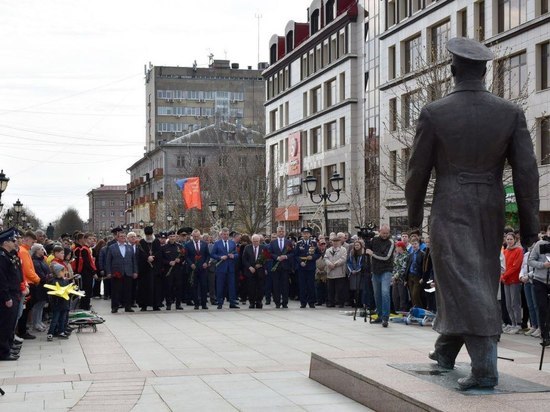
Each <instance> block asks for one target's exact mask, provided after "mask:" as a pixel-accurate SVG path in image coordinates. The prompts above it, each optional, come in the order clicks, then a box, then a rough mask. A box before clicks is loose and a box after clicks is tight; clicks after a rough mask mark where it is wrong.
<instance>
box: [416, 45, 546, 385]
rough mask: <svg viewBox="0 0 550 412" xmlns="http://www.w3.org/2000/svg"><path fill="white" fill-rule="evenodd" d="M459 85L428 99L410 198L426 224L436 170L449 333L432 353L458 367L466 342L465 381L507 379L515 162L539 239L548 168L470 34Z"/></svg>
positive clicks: (454, 49)
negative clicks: (503, 305)
mask: <svg viewBox="0 0 550 412" xmlns="http://www.w3.org/2000/svg"><path fill="white" fill-rule="evenodd" d="M447 49H448V50H449V52H450V53H451V54H452V63H451V71H452V74H453V76H454V78H455V89H454V90H453V92H451V93H450V94H449V95H448V96H446V97H444V98H442V99H440V100H438V101H435V102H433V103H430V104H428V105H426V106H425V107H424V108H423V109H422V111H421V113H420V116H419V119H418V124H417V129H416V136H415V139H414V144H413V148H412V153H411V158H410V163H409V169H408V173H407V182H406V187H405V197H406V199H407V206H408V212H409V223H410V225H411V227H422V220H423V212H424V199H425V196H426V189H427V186H428V182H429V180H430V175H431V173H432V169H435V172H436V180H435V188H434V194H433V202H432V207H431V228H430V239H431V255H432V259H433V267H434V272H435V278H436V285H437V287H436V299H437V309H438V311H437V318H436V321H435V324H434V329H435V330H436V331H437V332H439V333H440V335H439V337H438V339H437V341H436V343H435V350H434V351H433V352H430V354H429V357H430V359H433V360H436V361H437V362H438V364H439V365H440V366H442V367H445V368H453V367H454V361H455V358H456V356H457V355H458V353H459V351H460V349H461V347H462V345H464V344H465V345H466V349H467V350H468V354H469V355H470V358H471V360H472V362H471V365H472V370H471V373H470V375H469V376H468V377H466V378H461V379H459V380H458V384H459V387H460V389H463V390H465V389H468V388H472V387H484V388H493V387H494V386H495V385H497V383H498V372H497V340H498V336H499V335H500V333H501V317H500V309H499V305H498V301H497V291H498V288H499V277H500V262H499V256H500V248H501V246H502V235H503V231H504V224H505V218H504V217H505V214H504V213H505V209H504V186H503V182H502V176H503V169H504V165H505V162H506V161H508V163H509V165H510V166H511V168H512V174H513V185H514V190H515V194H516V201H517V205H518V212H519V220H520V234H521V239H522V243H523V244H524V245H530V244H531V243H533V242H534V241H536V240H537V233H538V230H539V221H538V212H539V192H538V190H539V174H538V169H537V162H536V159H535V154H534V151H533V144H532V142H531V137H530V135H529V131H528V130H527V124H526V121H525V115H524V114H523V111H522V110H521V109H520V108H519V107H518V106H517V105H515V104H513V103H511V102H509V101H507V100H504V99H501V98H500V97H497V96H495V95H493V94H491V93H490V92H488V91H487V90H486V88H485V86H484V82H483V80H484V77H485V72H486V62H487V61H488V60H491V59H492V58H493V54H492V52H491V51H490V50H489V49H488V48H487V47H485V46H484V45H482V44H480V43H478V42H476V41H474V40H470V39H466V38H454V39H451V40H450V41H449V42H448V43H447Z"/></svg>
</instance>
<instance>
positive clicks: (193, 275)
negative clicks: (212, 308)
mask: <svg viewBox="0 0 550 412" xmlns="http://www.w3.org/2000/svg"><path fill="white" fill-rule="evenodd" d="M185 249H186V250H187V253H186V254H185V260H186V261H187V267H188V268H189V269H190V273H189V276H190V278H189V279H190V280H189V282H190V284H191V285H192V286H191V287H192V289H193V301H194V302H195V309H198V308H199V296H200V304H201V306H202V308H203V309H208V306H207V305H206V303H207V298H206V294H207V281H208V273H207V271H206V269H207V268H208V261H209V260H210V253H209V252H208V245H207V244H206V242H204V241H202V240H201V232H200V230H198V229H195V230H193V231H192V232H191V240H189V241H188V242H187V243H186V244H185Z"/></svg>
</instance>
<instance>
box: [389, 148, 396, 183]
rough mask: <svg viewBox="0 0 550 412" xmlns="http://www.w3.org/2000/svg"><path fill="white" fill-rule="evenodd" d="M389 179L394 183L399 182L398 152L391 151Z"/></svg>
mask: <svg viewBox="0 0 550 412" xmlns="http://www.w3.org/2000/svg"><path fill="white" fill-rule="evenodd" d="M389 173H390V175H389V178H390V181H392V182H394V183H395V182H397V150H392V151H390V170H389Z"/></svg>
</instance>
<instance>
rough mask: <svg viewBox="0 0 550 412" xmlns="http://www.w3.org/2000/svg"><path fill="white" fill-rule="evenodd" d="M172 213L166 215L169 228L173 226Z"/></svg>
mask: <svg viewBox="0 0 550 412" xmlns="http://www.w3.org/2000/svg"><path fill="white" fill-rule="evenodd" d="M172 219H173V218H172V215H170V214H169V215H168V216H166V220H167V221H168V229H170V228H171V227H172Z"/></svg>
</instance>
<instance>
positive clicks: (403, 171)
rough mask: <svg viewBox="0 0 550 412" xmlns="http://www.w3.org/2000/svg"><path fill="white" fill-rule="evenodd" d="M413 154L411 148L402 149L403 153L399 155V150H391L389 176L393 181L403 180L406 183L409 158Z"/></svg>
mask: <svg viewBox="0 0 550 412" xmlns="http://www.w3.org/2000/svg"><path fill="white" fill-rule="evenodd" d="M410 156H411V149H410V148H408V147H407V148H404V149H401V153H400V155H399V156H398V153H397V150H391V151H390V153H389V157H390V159H389V170H388V178H389V180H390V181H391V182H393V183H398V182H402V183H405V178H406V176H407V169H408V167H409V158H410Z"/></svg>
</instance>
